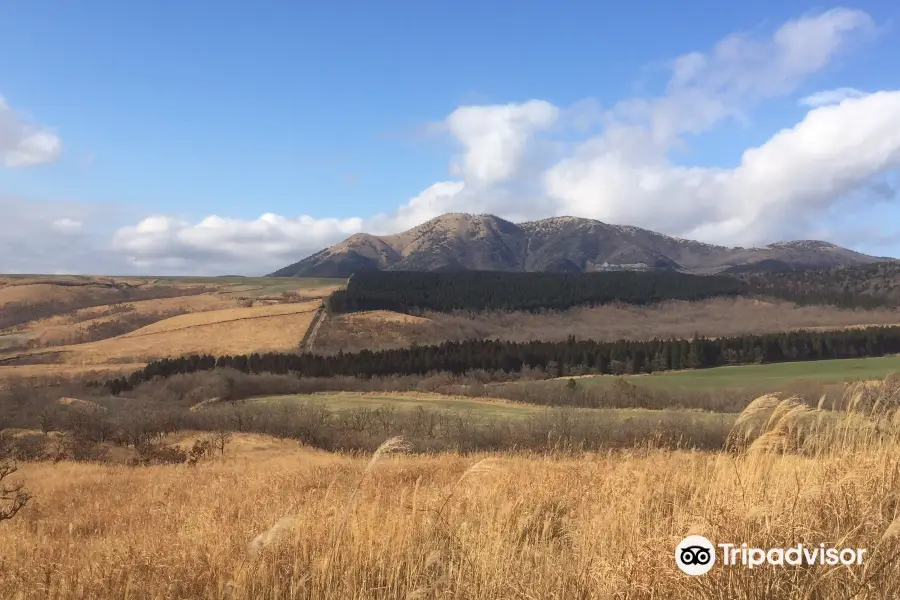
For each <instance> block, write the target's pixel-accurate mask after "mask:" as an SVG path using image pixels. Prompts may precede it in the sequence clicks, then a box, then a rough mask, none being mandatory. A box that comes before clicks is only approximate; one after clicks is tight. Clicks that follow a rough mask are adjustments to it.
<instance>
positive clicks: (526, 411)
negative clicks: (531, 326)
mask: <svg viewBox="0 0 900 600" xmlns="http://www.w3.org/2000/svg"><path fill="white" fill-rule="evenodd" d="M310 404H314V405H320V406H323V407H325V408H327V409H328V410H332V411H347V410H352V409H370V410H374V409H378V408H387V409H390V410H401V411H410V410H415V409H417V408H421V409H424V410H433V411H440V412H444V413H447V414H459V413H468V414H470V415H471V416H472V417H473V418H476V419H480V420H484V419H500V420H503V419H524V418H528V417H534V416H536V415H538V414H540V413H543V412H546V411H547V408H546V407H543V406H539V405H534V404H525V403H521V402H508V401H504V400H499V399H497V398H471V397H468V396H452V395H446V394H429V393H417V392H403V393H391V392H387V393H352V392H332V393H320V394H293V395H284V396H270V397H260V398H252V399H249V400H246V401H244V402H242V408H243V409H244V410H249V411H250V412H253V411H254V410H256V409H257V407H263V408H273V407H274V408H288V407H291V406H297V405H310ZM575 412H576V417H575V418H578V416H577V415H578V413H581V414H582V415H583V416H584V417H590V418H591V419H596V420H599V421H603V422H604V423H605V424H607V425H613V424H615V423H622V424H625V423H628V424H634V422H643V423H658V422H664V421H666V420H668V419H669V418H670V417H672V416H676V415H678V416H681V415H685V414H687V413H689V414H690V415H691V416H692V417H694V418H699V419H702V420H704V421H706V422H709V423H710V424H713V423H715V424H720V425H728V426H730V425H732V424H733V423H734V420H735V418H736V416H737V415H736V414H733V413H713V412H702V411H683V410H674V409H673V410H646V409H640V408H636V409H580V410H576V411H575Z"/></svg>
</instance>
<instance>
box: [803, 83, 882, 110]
mask: <svg viewBox="0 0 900 600" xmlns="http://www.w3.org/2000/svg"><path fill="white" fill-rule="evenodd" d="M865 95H866V92H862V91H860V90H857V89H856V88H846V87H844V88H837V89H835V90H823V91H821V92H816V93H814V94H810V95H809V96H806V97H804V98H801V99H800V100H799V104H800V105H801V106H809V107H811V108H818V107H820V106H828V105H830V104H840V103H841V102H843V101H844V100H849V99H851V98H862V97H863V96H865Z"/></svg>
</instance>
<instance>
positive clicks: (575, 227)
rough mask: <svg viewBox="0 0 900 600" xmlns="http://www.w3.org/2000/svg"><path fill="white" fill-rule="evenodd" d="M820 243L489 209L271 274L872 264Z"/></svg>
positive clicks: (350, 242)
mask: <svg viewBox="0 0 900 600" xmlns="http://www.w3.org/2000/svg"><path fill="white" fill-rule="evenodd" d="M882 260H884V259H883V258H878V257H873V256H868V255H865V254H860V253H858V252H854V251H852V250H848V249H846V248H841V247H840V246H836V245H834V244H831V243H829V242H824V241H821V240H798V241H786V242H777V243H774V244H769V245H768V246H763V247H762V248H727V247H724V246H715V245H713V244H706V243H703V242H697V241H692V240H685V239H681V238H676V237H672V236H668V235H665V234H662V233H657V232H654V231H650V230H648V229H641V228H640V227H634V226H632V225H610V224H607V223H603V222H601V221H597V220H594V219H585V218H580V217H572V216H558V217H550V218H547V219H540V220H537V221H528V222H525V223H521V224H518V225H517V224H514V223H512V222H510V221H507V220H505V219H502V218H500V217H497V216H496V215H491V214H477V215H476V214H469V213H446V214H443V215H439V216H437V217H434V218H433V219H430V220H428V221H426V222H424V223H422V224H421V225H417V226H415V227H413V228H411V229H408V230H406V231H403V232H400V233H396V234H393V235H386V236H374V235H370V234H367V233H357V234H354V235H352V236H350V237H349V238H347V239H346V240H344V241H342V242H340V243H338V244H335V245H334V246H331V247H329V248H326V249H324V250H322V251H320V252H317V253H315V254H313V255H312V256H309V257H307V258H305V259H303V260H301V261H300V262H298V263H294V264H293V265H290V266H288V267H285V268H284V269H281V270H279V271H276V273H275V275H279V276H315V277H346V276H349V275H350V274H352V273H353V272H356V271H361V270H390V271H446V270H479V271H566V272H591V271H605V270H610V269H667V270H677V271H684V272H692V273H703V274H706V273H717V272H721V271H726V270H729V269H735V268H744V269H746V268H748V266H750V267H752V265H754V264H760V265H761V266H762V265H765V266H767V267H768V268H772V267H773V266H775V267H784V268H789V267H834V266H851V265H857V264H866V263H872V262H879V261H882Z"/></svg>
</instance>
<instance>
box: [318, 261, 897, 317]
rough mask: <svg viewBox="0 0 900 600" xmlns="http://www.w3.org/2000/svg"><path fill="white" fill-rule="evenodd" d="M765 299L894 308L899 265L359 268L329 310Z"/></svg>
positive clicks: (537, 307)
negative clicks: (724, 269)
mask: <svg viewBox="0 0 900 600" xmlns="http://www.w3.org/2000/svg"><path fill="white" fill-rule="evenodd" d="M734 296H745V297H764V298H772V299H778V300H787V301H790V302H794V303H797V304H801V305H831V306H837V307H840V308H866V309H872V308H879V307H887V308H894V307H897V306H898V305H900V263H875V264H872V265H862V266H856V267H842V268H828V269H782V270H760V271H752V270H750V271H747V270H742V271H741V272H736V273H732V274H727V275H689V274H686V273H679V272H676V271H662V270H657V271H607V272H600V273H509V272H501V271H463V272H444V273H426V272H413V271H364V272H360V273H357V274H355V275H353V277H351V278H350V280H349V282H348V284H347V287H346V289H344V290H338V291H336V292H334V293H333V294H332V295H331V296H330V297H329V298H328V300H327V302H326V306H327V308H328V310H329V311H330V312H332V313H349V312H357V311H364V310H391V311H396V312H415V311H420V310H433V311H440V312H451V311H455V310H471V311H487V310H506V311H526V312H538V311H541V310H565V309H569V308H573V307H576V306H596V305H600V304H608V303H610V302H624V303H628V304H636V305H647V304H653V303H657V302H664V301H666V300H686V301H694V300H704V299H707V298H714V297H734Z"/></svg>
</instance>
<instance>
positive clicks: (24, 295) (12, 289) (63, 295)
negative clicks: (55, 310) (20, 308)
mask: <svg viewBox="0 0 900 600" xmlns="http://www.w3.org/2000/svg"><path fill="white" fill-rule="evenodd" d="M83 295H84V290H83V289H82V288H79V287H65V286H60V285H53V284H49V283H34V284H29V283H25V284H19V285H4V286H2V287H0V306H2V305H4V304H7V303H9V302H42V301H45V300H67V299H69V298H74V297H80V296H83Z"/></svg>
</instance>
